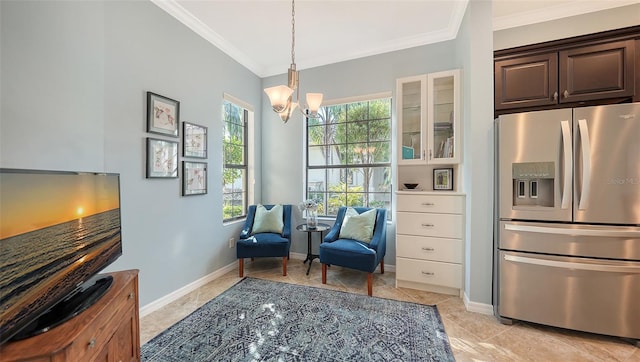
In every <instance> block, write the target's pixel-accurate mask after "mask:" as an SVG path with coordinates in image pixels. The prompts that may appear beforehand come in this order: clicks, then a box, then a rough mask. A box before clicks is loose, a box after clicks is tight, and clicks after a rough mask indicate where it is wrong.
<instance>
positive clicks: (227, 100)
mask: <svg viewBox="0 0 640 362" xmlns="http://www.w3.org/2000/svg"><path fill="white" fill-rule="evenodd" d="M227 104H230V105H231V106H234V107H237V108H239V109H240V110H241V114H242V119H241V126H242V127H243V132H242V138H243V139H242V154H243V160H242V163H241V164H235V163H227V162H226V159H225V154H226V152H225V146H226V144H227V141H226V132H223V135H222V187H223V188H222V221H223V223H229V222H233V221H236V220H241V219H244V218H245V217H246V216H247V209H248V205H249V202H250V201H249V200H250V190H249V177H250V176H249V172H250V165H249V164H250V158H251V157H250V156H249V136H250V132H249V118H250V112H252V109H250V108H248V107H247V106H246V104H245V103H244V102H242V101H239V100H238V99H236V98H234V97H232V96H228V95H226V94H225V96H224V99H223V103H222V107H223V119H222V123H223V129H225V128H226V127H227V117H226V113H227V111H226V107H227ZM227 169H233V170H241V171H244V180H243V185H242V191H241V192H239V193H240V194H242V196H243V197H242V207H241V213H240V214H239V215H234V216H232V217H229V218H225V212H224V208H225V206H226V203H225V199H226V196H227V195H231V199H232V200H233V195H234V194H238V192H233V191H232V192H225V180H224V173H225V171H226V170H227Z"/></svg>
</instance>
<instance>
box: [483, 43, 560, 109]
mask: <svg viewBox="0 0 640 362" xmlns="http://www.w3.org/2000/svg"><path fill="white" fill-rule="evenodd" d="M494 67H495V68H494V79H495V109H496V110H499V109H512V108H524V107H532V106H546V105H553V104H557V103H558V101H557V99H558V92H557V91H558V53H557V52H552V53H547V54H541V55H535V56H523V57H518V58H510V59H505V60H496V61H495V62H494Z"/></svg>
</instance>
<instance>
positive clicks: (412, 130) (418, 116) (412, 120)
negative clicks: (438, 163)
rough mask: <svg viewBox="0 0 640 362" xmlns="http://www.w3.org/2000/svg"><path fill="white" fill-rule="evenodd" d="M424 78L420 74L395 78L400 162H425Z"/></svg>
mask: <svg viewBox="0 0 640 362" xmlns="http://www.w3.org/2000/svg"><path fill="white" fill-rule="evenodd" d="M426 79H427V77H426V76H425V75H420V76H415V77H407V78H401V79H398V80H397V84H396V93H397V95H396V96H397V98H398V102H397V116H398V138H399V140H398V144H399V147H400V148H399V150H398V155H400V156H399V160H398V163H400V164H424V163H426V157H425V153H426V151H425V150H426V135H425V133H426V129H425V127H426V90H427V86H426Z"/></svg>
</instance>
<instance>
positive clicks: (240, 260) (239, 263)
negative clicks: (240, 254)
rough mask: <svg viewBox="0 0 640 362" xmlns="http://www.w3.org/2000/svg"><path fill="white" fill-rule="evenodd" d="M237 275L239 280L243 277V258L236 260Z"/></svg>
mask: <svg viewBox="0 0 640 362" xmlns="http://www.w3.org/2000/svg"><path fill="white" fill-rule="evenodd" d="M238 275H239V276H240V278H242V277H243V276H244V258H240V259H238Z"/></svg>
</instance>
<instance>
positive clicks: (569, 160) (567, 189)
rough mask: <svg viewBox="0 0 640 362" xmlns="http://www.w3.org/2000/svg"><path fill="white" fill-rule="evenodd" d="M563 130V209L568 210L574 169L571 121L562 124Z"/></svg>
mask: <svg viewBox="0 0 640 362" xmlns="http://www.w3.org/2000/svg"><path fill="white" fill-rule="evenodd" d="M560 126H561V129H562V144H563V156H564V171H563V175H562V177H563V178H564V187H563V189H562V204H561V208H562V209H568V208H569V203H570V201H571V182H572V180H571V173H572V171H571V168H572V167H573V153H572V151H571V149H572V148H573V147H572V145H571V128H570V127H569V121H562V122H560Z"/></svg>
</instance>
